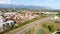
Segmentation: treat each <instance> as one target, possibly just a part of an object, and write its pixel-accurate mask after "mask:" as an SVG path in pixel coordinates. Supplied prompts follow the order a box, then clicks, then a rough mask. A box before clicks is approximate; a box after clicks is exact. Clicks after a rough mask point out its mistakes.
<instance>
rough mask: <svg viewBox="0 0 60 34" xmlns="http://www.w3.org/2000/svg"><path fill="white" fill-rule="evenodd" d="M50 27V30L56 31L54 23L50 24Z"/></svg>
mask: <svg viewBox="0 0 60 34" xmlns="http://www.w3.org/2000/svg"><path fill="white" fill-rule="evenodd" d="M48 28H49V30H50V31H51V32H54V31H56V28H55V26H54V25H53V24H52V25H50V26H48Z"/></svg>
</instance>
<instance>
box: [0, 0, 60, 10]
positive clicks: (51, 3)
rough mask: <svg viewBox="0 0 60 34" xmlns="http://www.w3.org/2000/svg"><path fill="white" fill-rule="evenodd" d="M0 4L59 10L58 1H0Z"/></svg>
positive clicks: (59, 4) (59, 1)
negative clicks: (45, 7) (46, 7)
mask: <svg viewBox="0 0 60 34" xmlns="http://www.w3.org/2000/svg"><path fill="white" fill-rule="evenodd" d="M0 4H14V5H33V6H48V7H52V8H55V9H60V0H0Z"/></svg>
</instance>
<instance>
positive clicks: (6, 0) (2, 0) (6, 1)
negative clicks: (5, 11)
mask: <svg viewBox="0 0 60 34" xmlns="http://www.w3.org/2000/svg"><path fill="white" fill-rule="evenodd" d="M13 3H15V1H11V0H0V4H13Z"/></svg>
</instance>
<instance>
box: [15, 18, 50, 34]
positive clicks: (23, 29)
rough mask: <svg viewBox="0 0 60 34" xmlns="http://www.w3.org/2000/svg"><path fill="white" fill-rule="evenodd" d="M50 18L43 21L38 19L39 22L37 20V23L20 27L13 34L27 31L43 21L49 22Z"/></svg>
mask: <svg viewBox="0 0 60 34" xmlns="http://www.w3.org/2000/svg"><path fill="white" fill-rule="evenodd" d="M49 19H50V17H46V18H43V19H40V20H37V21H34V22H33V23H29V24H27V25H26V26H24V27H22V28H21V29H20V30H19V31H17V32H16V33H15V34H20V33H22V32H24V31H26V30H29V28H31V27H34V26H35V25H36V24H40V23H42V22H43V21H47V20H49Z"/></svg>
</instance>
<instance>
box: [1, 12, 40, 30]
mask: <svg viewBox="0 0 60 34" xmlns="http://www.w3.org/2000/svg"><path fill="white" fill-rule="evenodd" d="M38 16H39V15H37V14H34V13H33V12H23V13H17V12H6V13H3V14H2V15H0V31H3V28H4V27H5V26H6V24H7V23H8V24H9V25H10V26H13V25H15V24H16V23H21V22H25V21H27V20H32V19H34V18H37V17H38Z"/></svg>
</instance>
